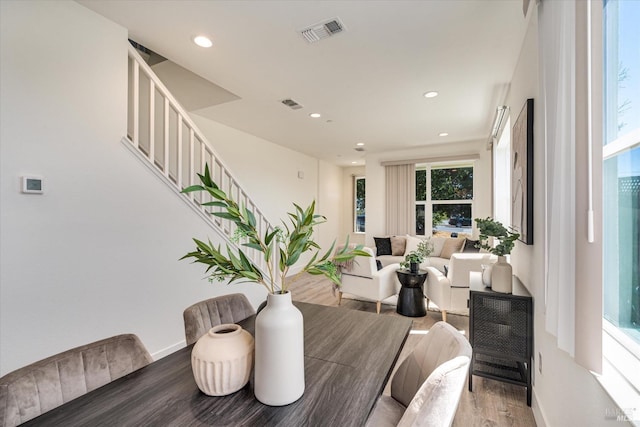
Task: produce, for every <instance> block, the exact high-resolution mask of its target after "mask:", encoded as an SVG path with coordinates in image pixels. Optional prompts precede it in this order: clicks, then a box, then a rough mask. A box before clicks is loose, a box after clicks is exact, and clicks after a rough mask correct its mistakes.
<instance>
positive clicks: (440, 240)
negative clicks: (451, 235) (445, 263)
mask: <svg viewBox="0 0 640 427" xmlns="http://www.w3.org/2000/svg"><path fill="white" fill-rule="evenodd" d="M447 239H448V237H437V236H435V237H431V244H432V245H433V252H431V256H435V257H440V256H441V255H440V254H441V253H442V247H443V246H444V242H445V241H446V240H447Z"/></svg>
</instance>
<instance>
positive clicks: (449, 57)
mask: <svg viewBox="0 0 640 427" xmlns="http://www.w3.org/2000/svg"><path fill="white" fill-rule="evenodd" d="M78 2H79V3H81V4H83V5H85V6H87V7H89V8H90V9H92V10H94V11H96V12H98V13H100V14H101V15H104V16H105V17H107V18H108V19H110V20H112V21H115V22H117V23H118V24H120V25H122V26H124V27H125V28H127V29H128V30H129V37H130V38H131V39H133V40H136V41H137V42H139V43H141V44H143V45H145V46H147V47H148V48H150V49H152V50H153V51H155V52H157V53H159V54H161V55H163V56H165V57H166V58H168V59H170V60H171V61H173V62H175V63H177V64H179V65H180V66H182V67H184V68H186V69H188V70H190V71H192V72H194V73H196V74H198V75H199V76H201V77H203V78H204V79H207V80H209V81H211V82H213V83H215V84H216V85H218V86H220V87H222V88H224V89H225V90H226V91H228V92H230V93H231V96H230V97H228V99H226V101H227V102H223V103H219V102H217V101H215V100H212V102H211V105H212V106H209V107H205V108H201V109H198V110H196V111H194V112H195V113H196V114H201V115H203V116H206V117H209V118H211V119H213V120H215V121H218V122H220V123H223V124H226V125H228V126H231V127H233V128H237V129H240V130H242V131H245V132H247V133H249V134H252V135H255V136H258V137H261V138H264V139H266V140H268V141H271V142H274V143H276V144H280V145H283V146H287V147H290V148H293V149H295V150H297V151H301V152H303V153H306V154H309V155H311V156H314V157H318V158H321V159H324V160H327V161H329V162H331V163H335V164H338V165H349V164H351V162H352V161H356V160H357V161H359V162H360V163H362V160H363V159H364V153H359V152H356V151H354V147H355V144H356V143H357V142H363V143H365V148H366V150H367V151H368V152H381V151H390V150H394V149H404V148H411V147H420V146H425V145H429V144H439V143H449V142H457V141H468V140H486V139H487V138H488V136H489V133H490V130H491V124H492V120H493V118H494V113H495V108H496V106H497V105H499V104H500V103H501V102H502V101H503V99H504V96H505V94H506V90H507V87H508V83H509V81H510V80H511V77H512V74H513V70H514V68H515V65H516V61H517V59H518V55H519V52H520V47H521V45H522V41H523V39H524V34H525V30H526V19H525V17H524V16H523V12H522V2H521V1H520V0H423V1H417V0H415V1H380V0H378V1H355V0H353V1H305V0H298V1H269V0H263V1H260V0H255V1H250V0H245V1H217V0H216V1H205V0H200V1H189V0H184V1H172V0H164V1H142V0H123V1H112V0H79V1H78ZM335 17H338V18H339V19H340V20H341V21H342V22H343V23H344V25H345V27H346V30H345V31H343V32H342V33H339V34H336V35H334V36H332V37H330V38H327V39H324V40H321V41H319V42H317V43H314V44H309V43H307V41H305V40H304V38H303V37H302V36H301V35H300V34H299V33H298V30H301V29H303V28H306V27H308V26H311V25H313V24H316V23H318V22H321V21H324V20H326V19H330V18H335ZM198 34H207V35H209V36H210V38H211V39H212V40H213V43H214V45H213V47H211V48H209V49H203V48H200V47H198V46H196V45H195V44H193V42H192V38H193V37H194V36H195V35H198ZM429 90H436V91H438V92H439V93H440V95H439V96H438V97H436V98H432V99H426V98H424V97H423V93H424V92H426V91H429ZM233 95H235V96H237V97H238V98H237V99H235V97H234V96H233ZM286 98H293V99H294V100H296V101H297V102H299V103H300V104H302V105H303V106H304V108H303V109H300V110H291V109H289V108H288V107H285V106H284V105H282V104H281V103H280V101H281V100H282V99H286ZM213 104H215V105H213ZM312 112H319V113H321V114H322V117H321V118H320V119H312V118H310V117H309V116H308V114H309V113H312ZM441 132H448V133H449V136H447V137H439V136H438V134H439V133H441Z"/></svg>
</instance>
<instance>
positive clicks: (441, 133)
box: [438, 132, 449, 136]
mask: <svg viewBox="0 0 640 427" xmlns="http://www.w3.org/2000/svg"><path fill="white" fill-rule="evenodd" d="M438 136H449V134H448V133H447V132H440V133H439V134H438Z"/></svg>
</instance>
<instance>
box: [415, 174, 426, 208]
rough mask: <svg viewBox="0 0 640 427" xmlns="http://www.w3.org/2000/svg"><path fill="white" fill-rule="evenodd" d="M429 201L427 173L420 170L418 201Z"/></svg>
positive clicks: (417, 176) (417, 188) (417, 186)
mask: <svg viewBox="0 0 640 427" xmlns="http://www.w3.org/2000/svg"><path fill="white" fill-rule="evenodd" d="M424 200H427V171H426V170H424V169H418V170H417V171H416V201H424Z"/></svg>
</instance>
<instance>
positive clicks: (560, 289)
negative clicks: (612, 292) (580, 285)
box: [538, 1, 576, 357]
mask: <svg viewBox="0 0 640 427" xmlns="http://www.w3.org/2000/svg"><path fill="white" fill-rule="evenodd" d="M538 12H539V14H538V25H539V27H538V34H539V58H540V72H541V74H540V76H541V88H542V91H541V96H542V102H543V111H544V114H543V121H544V135H543V137H544V141H545V144H546V146H545V151H546V159H545V160H546V162H545V163H546V183H545V184H546V185H545V186H546V191H545V192H546V204H547V209H546V250H545V253H546V260H545V264H546V283H545V329H546V331H547V332H549V333H550V334H552V335H554V336H555V337H556V338H557V345H558V348H559V349H561V350H564V351H566V352H567V353H569V354H570V355H571V356H572V357H573V356H574V353H575V327H576V325H575V290H576V287H575V283H576V278H575V265H576V259H575V253H576V248H575V245H576V232H575V221H576V212H575V204H576V189H575V170H576V165H575V157H576V136H575V123H576V121H575V111H576V106H575V99H576V94H575V72H576V70H575V49H576V37H575V31H576V17H575V3H574V2H573V1H559V2H556V1H543V2H541V4H540V6H539V8H538Z"/></svg>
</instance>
